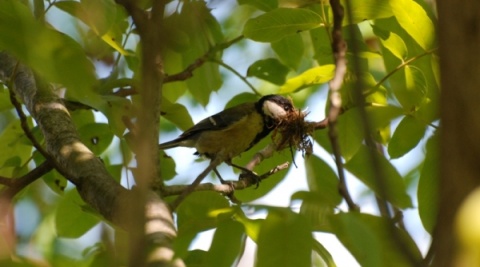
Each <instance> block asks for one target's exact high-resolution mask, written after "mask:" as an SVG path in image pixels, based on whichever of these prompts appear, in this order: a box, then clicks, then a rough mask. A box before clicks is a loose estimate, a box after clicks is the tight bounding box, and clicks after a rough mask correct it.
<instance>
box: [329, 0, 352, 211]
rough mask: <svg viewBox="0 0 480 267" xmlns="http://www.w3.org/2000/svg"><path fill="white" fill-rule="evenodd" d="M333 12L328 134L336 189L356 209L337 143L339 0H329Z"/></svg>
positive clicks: (341, 58)
mask: <svg viewBox="0 0 480 267" xmlns="http://www.w3.org/2000/svg"><path fill="white" fill-rule="evenodd" d="M330 5H331V7H332V12H333V30H332V40H333V41H332V50H333V54H334V56H335V76H334V77H333V80H331V81H330V83H329V85H330V110H329V112H328V120H327V121H328V126H329V127H328V136H329V138H330V143H331V144H332V148H333V154H334V156H335V164H336V165H337V172H338V178H339V184H338V191H339V192H340V194H341V195H342V196H343V198H344V199H345V201H346V202H347V205H348V208H349V210H351V211H358V210H359V207H358V206H357V205H356V204H355V202H354V201H353V199H352V197H351V196H350V193H349V191H348V187H347V181H346V179H345V171H344V169H343V162H342V153H341V151H340V145H339V143H338V129H337V119H338V115H340V113H341V110H342V97H341V95H340V88H341V87H342V84H343V78H344V77H345V73H346V72H347V59H346V58H345V55H346V53H347V45H346V43H345V41H344V40H343V37H342V20H343V16H344V12H343V7H342V5H341V4H340V1H339V0H330Z"/></svg>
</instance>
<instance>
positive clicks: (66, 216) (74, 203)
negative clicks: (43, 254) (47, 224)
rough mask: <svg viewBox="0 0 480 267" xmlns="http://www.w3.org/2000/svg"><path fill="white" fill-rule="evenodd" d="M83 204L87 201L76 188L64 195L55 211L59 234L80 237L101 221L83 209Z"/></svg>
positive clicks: (56, 227)
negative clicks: (84, 200)
mask: <svg viewBox="0 0 480 267" xmlns="http://www.w3.org/2000/svg"><path fill="white" fill-rule="evenodd" d="M83 205H85V202H83V200H82V199H81V197H80V195H79V194H78V192H77V190H76V189H74V190H71V191H69V192H68V193H66V194H65V195H64V197H63V199H62V200H61V201H60V204H59V205H58V208H57V212H56V213H55V230H56V232H57V234H58V235H59V236H61V237H67V238H78V237H80V236H82V235H83V234H85V233H86V232H87V231H88V230H90V229H91V228H92V227H93V226H95V225H96V224H97V223H99V222H100V220H99V219H98V218H97V217H95V216H93V215H92V214H90V213H87V212H85V211H83V209H82V206H83Z"/></svg>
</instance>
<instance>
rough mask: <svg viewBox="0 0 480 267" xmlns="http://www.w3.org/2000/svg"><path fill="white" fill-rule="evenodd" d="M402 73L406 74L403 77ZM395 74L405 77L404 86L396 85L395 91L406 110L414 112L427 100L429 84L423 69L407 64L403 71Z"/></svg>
mask: <svg viewBox="0 0 480 267" xmlns="http://www.w3.org/2000/svg"><path fill="white" fill-rule="evenodd" d="M402 74H403V75H404V76H403V77H401V76H402ZM394 76H400V78H404V79H403V81H402V79H401V82H404V86H403V87H395V88H394V90H393V92H394V93H395V97H396V98H397V99H398V101H399V102H400V104H401V105H402V106H403V108H404V109H405V111H407V112H412V111H416V110H417V109H418V106H419V105H420V104H421V103H422V102H423V101H425V97H426V94H427V90H428V87H427V84H426V80H425V75H424V74H423V72H422V70H420V69H419V68H418V67H415V66H410V65H409V66H405V68H404V69H403V71H398V72H397V73H396V74H394Z"/></svg>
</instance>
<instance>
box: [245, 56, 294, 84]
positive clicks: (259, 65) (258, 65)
mask: <svg viewBox="0 0 480 267" xmlns="http://www.w3.org/2000/svg"><path fill="white" fill-rule="evenodd" d="M288 71H289V70H288V68H287V67H285V66H284V65H283V64H282V63H280V61H278V60H277V59H275V58H267V59H261V60H257V61H255V62H254V63H253V64H252V65H250V67H249V68H248V70H247V76H249V77H252V76H253V77H257V78H260V79H262V80H265V81H269V82H271V83H273V84H277V85H282V84H283V83H285V79H286V78H285V76H287V74H288Z"/></svg>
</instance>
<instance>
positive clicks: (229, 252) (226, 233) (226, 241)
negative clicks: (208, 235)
mask: <svg viewBox="0 0 480 267" xmlns="http://www.w3.org/2000/svg"><path fill="white" fill-rule="evenodd" d="M245 237H246V236H245V230H244V228H243V225H242V224H241V223H239V222H236V221H232V220H230V219H227V220H225V221H222V222H221V223H220V224H219V225H218V227H217V230H216V231H215V235H214V236H213V240H212V245H211V246H210V249H209V251H208V252H207V255H206V259H205V261H206V266H218V267H222V266H225V267H230V266H233V265H234V262H235V261H236V259H238V258H239V256H241V252H242V251H243V249H244V246H245Z"/></svg>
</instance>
